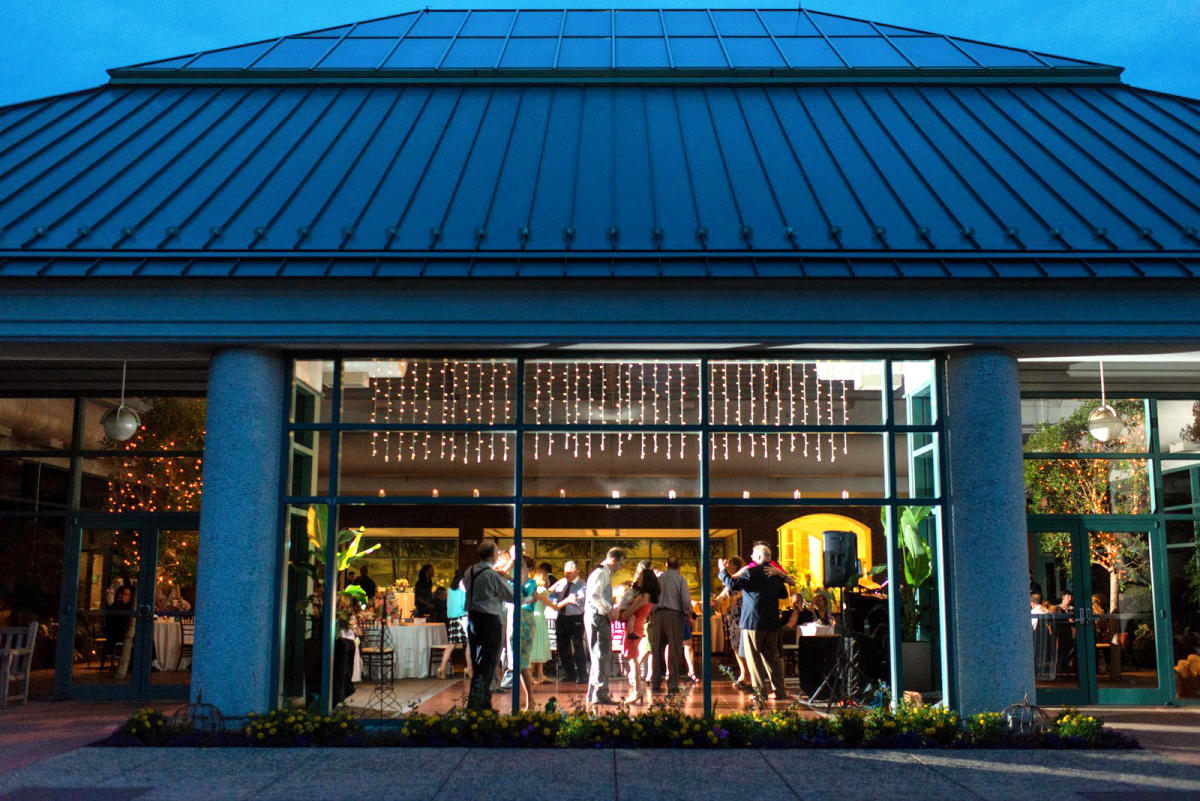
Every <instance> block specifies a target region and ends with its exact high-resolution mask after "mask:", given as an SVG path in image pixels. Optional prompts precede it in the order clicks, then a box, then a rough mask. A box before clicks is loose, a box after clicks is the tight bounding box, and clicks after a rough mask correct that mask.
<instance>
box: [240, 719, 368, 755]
mask: <svg viewBox="0 0 1200 801" xmlns="http://www.w3.org/2000/svg"><path fill="white" fill-rule="evenodd" d="M362 733H363V730H362V724H361V723H359V722H358V721H357V720H356V719H355V718H354V716H353V715H352V714H351V713H350V712H349V710H345V709H339V710H337V711H336V712H334V713H333V714H332V715H321V714H318V713H317V712H313V711H311V710H308V709H277V710H275V711H274V712H268V713H266V714H265V715H256V714H254V713H251V714H249V715H247V716H246V724H245V726H243V727H242V735H243V736H244V737H245V739H246V742H247V744H249V745H256V746H257V745H261V746H270V747H276V748H279V747H288V748H292V747H299V746H306V745H323V746H340V745H352V744H354V743H355V742H356V741H358V740H360V739H362Z"/></svg>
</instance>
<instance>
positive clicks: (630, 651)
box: [618, 560, 659, 704]
mask: <svg viewBox="0 0 1200 801" xmlns="http://www.w3.org/2000/svg"><path fill="white" fill-rule="evenodd" d="M658 593H659V584H658V576H656V575H654V571H653V570H652V569H651V567H650V562H649V561H648V560H643V561H641V562H639V563H638V566H637V573H635V574H634V577H633V586H632V587H630V588H629V591H628V592H627V593H625V597H624V598H622V599H621V606H620V608H619V609H618V611H619V613H620V616H621V619H622V620H624V621H625V626H626V628H625V649H624V651H623V652H622V655H623V656H624V657H625V661H626V662H627V663H628V664H629V688H630V690H631V692H630V695H629V696H628V697H627V698H626V699H625V703H628V704H632V703H634V702H641V703H645V702H646V701H647V700H648V698H649V693H648V689H649V688H648V687H647V685H646V675H645V673H646V671H645V666H646V658H647V657H648V656H650V649H648V648H644V647H643V643H644V642H645V639H646V618H647V617H649V615H650V611H651V610H652V609H653V608H654V605H655V604H656V603H658Z"/></svg>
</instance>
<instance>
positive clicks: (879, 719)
mask: <svg viewBox="0 0 1200 801" xmlns="http://www.w3.org/2000/svg"><path fill="white" fill-rule="evenodd" d="M393 723H394V725H388V726H386V727H379V728H375V729H367V728H365V727H364V726H363V724H362V722H361V721H359V720H357V719H356V718H354V717H353V716H352V715H351V714H350V713H349V712H347V711H345V710H339V711H338V712H335V713H334V714H332V715H320V714H317V713H314V712H311V711H308V710H278V711H275V712H271V713H268V714H264V715H250V716H248V717H247V718H246V721H245V723H244V724H243V725H242V726H241V727H240V728H235V729H232V730H226V731H222V732H215V733H208V734H205V733H202V732H199V731H197V730H196V729H195V728H194V727H192V726H191V725H189V724H180V723H177V722H175V721H174V720H173V719H168V718H166V717H164V716H163V715H162V714H161V713H159V712H155V711H153V710H149V709H145V710H142V711H141V712H138V713H137V714H136V715H134V716H133V717H131V718H130V719H129V720H128V721H126V723H125V724H124V725H123V726H122V727H121V728H120V729H118V730H117V731H116V732H114V733H113V734H112V735H111V736H110V737H108V738H107V739H106V740H104V741H102V742H101V743H98V744H99V745H108V746H139V745H148V746H202V747H203V746H209V747H211V746H248V747H263V746H265V747H275V748H279V747H306V746H326V747H353V746H373V747H380V746H384V747H386V746H396V747H404V746H481V747H499V748H512V747H519V748H609V747H616V748H904V749H911V748H1136V747H1137V742H1136V741H1135V740H1133V739H1132V738H1131V737H1129V736H1127V735H1124V734H1122V733H1120V732H1117V731H1114V730H1112V729H1109V728H1105V726H1104V723H1103V721H1101V720H1100V719H1099V718H1096V717H1093V716H1090V715H1082V714H1079V713H1078V712H1076V711H1074V710H1070V709H1068V710H1064V711H1063V712H1062V713H1060V714H1059V716H1058V717H1057V718H1056V719H1055V720H1054V721H1053V722H1051V723H1050V724H1049V725H1048V726H1047V727H1046V728H1045V729H1044V730H1041V731H1037V732H1034V733H1017V732H1013V731H1011V730H1010V729H1009V727H1008V724H1007V722H1006V721H1005V720H1004V719H1003V718H1002V717H1001V715H1000V714H999V713H996V712H986V713H981V714H978V715H975V716H972V717H970V718H968V719H965V720H964V719H962V718H960V717H959V716H958V714H957V713H955V712H952V711H950V710H947V709H945V708H943V707H936V706H934V707H931V706H910V705H900V706H898V707H897V708H896V709H894V710H892V709H888V708H879V709H872V710H857V709H852V710H843V711H840V712H838V713H836V714H835V715H833V716H832V717H828V718H818V717H812V716H811V715H810V714H804V713H802V712H800V711H799V710H797V709H787V710H780V711H775V712H771V711H762V712H738V713H732V714H723V715H716V716H712V717H691V716H688V715H685V714H683V713H682V712H681V711H679V710H678V709H675V708H672V707H667V706H659V707H653V708H651V709H650V710H648V711H644V712H638V713H633V712H631V711H628V710H623V709H622V710H619V711H616V712H613V713H609V714H604V715H590V714H587V713H585V712H579V711H575V712H567V713H564V712H558V711H555V710H554V708H553V707H552V706H551V707H550V708H549V709H548V710H547V711H542V712H525V713H521V714H518V715H500V714H497V713H495V712H491V711H487V712H477V711H474V710H452V711H450V712H446V713H442V714H437V715H426V714H421V713H416V712H414V713H412V714H410V715H408V716H407V717H405V718H402V719H400V720H397V721H394V722H393Z"/></svg>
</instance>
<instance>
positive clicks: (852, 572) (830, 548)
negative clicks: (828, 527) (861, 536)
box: [822, 531, 862, 588]
mask: <svg viewBox="0 0 1200 801" xmlns="http://www.w3.org/2000/svg"><path fill="white" fill-rule="evenodd" d="M822 536H823V537H824V542H823V545H824V552H823V556H824V557H825V587H826V588H833V587H853V586H854V585H855V584H857V583H858V577H859V576H861V575H862V568H861V566H860V565H859V563H858V535H856V534H855V533H854V532H853V531H825V532H823V533H822Z"/></svg>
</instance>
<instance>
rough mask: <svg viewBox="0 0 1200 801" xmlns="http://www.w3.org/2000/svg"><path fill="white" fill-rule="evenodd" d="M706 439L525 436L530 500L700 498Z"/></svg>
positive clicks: (580, 434)
mask: <svg viewBox="0 0 1200 801" xmlns="http://www.w3.org/2000/svg"><path fill="white" fill-rule="evenodd" d="M700 457H701V452H700V436H699V435H698V434H687V433H667V432H653V431H648V432H641V431H639V432H636V433H633V432H630V433H614V434H603V433H592V432H563V433H551V432H546V433H536V432H532V433H531V432H526V433H525V467H524V470H525V483H524V491H525V494H526V495H527V496H541V497H561V498H580V497H585V498H675V497H679V498H688V497H698V496H699V495H700Z"/></svg>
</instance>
